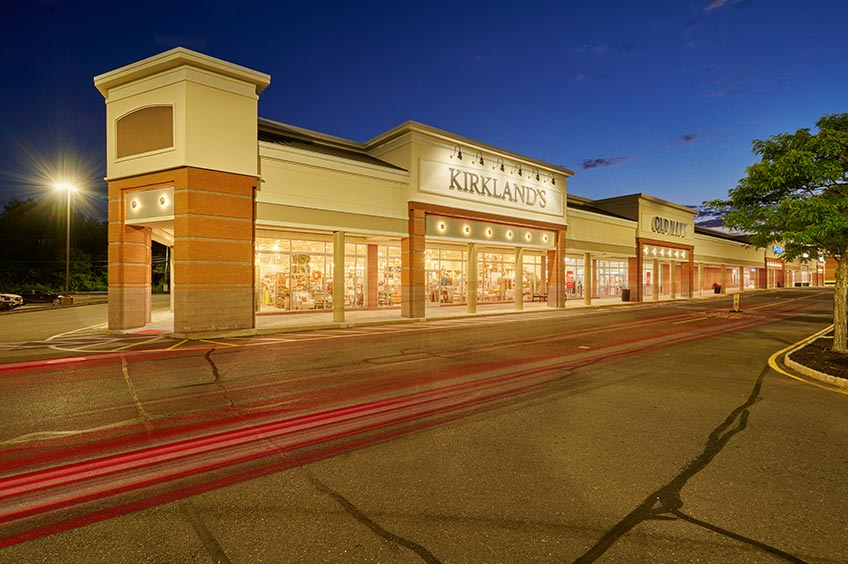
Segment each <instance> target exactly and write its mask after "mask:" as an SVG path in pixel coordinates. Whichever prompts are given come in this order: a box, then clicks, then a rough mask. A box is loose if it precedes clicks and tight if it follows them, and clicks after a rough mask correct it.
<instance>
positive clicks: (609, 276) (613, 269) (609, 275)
mask: <svg viewBox="0 0 848 564" xmlns="http://www.w3.org/2000/svg"><path fill="white" fill-rule="evenodd" d="M595 268H596V270H597V276H596V280H597V297H599V298H608V297H615V296H620V295H621V289H622V288H626V287H627V261H626V260H612V259H610V260H598V261H597V262H596V265H595Z"/></svg>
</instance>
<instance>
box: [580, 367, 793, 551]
mask: <svg viewBox="0 0 848 564" xmlns="http://www.w3.org/2000/svg"><path fill="white" fill-rule="evenodd" d="M769 370H770V368H769V367H768V366H766V367H765V368H763V370H762V372H760V375H759V376H758V377H757V381H756V382H755V383H754V388H753V389H752V390H751V393H750V394H749V395H748V398H747V399H746V400H745V402H744V403H742V404H741V405H739V406H737V407H736V408H735V409H734V410H733V411H731V412H730V414H729V415H728V416H727V418H726V419H725V420H724V421H723V422H722V423H721V424H720V425H718V426H717V427H716V428H715V429H713V431H712V433H710V436H709V438H708V440H707V443H706V444H705V445H704V450H703V452H701V454H700V455H698V456H697V457H696V458H695V459H694V460H692V461H691V462H689V464H688V465H687V466H686V467H685V468H683V470H681V471H680V473H679V474H678V475H677V476H675V477H674V478H673V479H672V480H671V481H670V482H668V483H667V484H666V485H664V486H662V487H661V488H660V489H658V490H656V491H655V492H653V493H651V494H650V495H648V497H647V498H645V501H643V502H642V503H641V504H640V505H639V506H638V507H636V508H635V509H634V510H633V511H631V512H630V513H628V514H627V515H625V516H624V518H623V519H621V520H620V521H619V522H618V523H616V524H615V526H613V527H612V528H611V529H610V530H609V531H607V532H606V534H604V536H602V537H601V538H600V540H598V542H596V543H595V545H594V546H592V547H591V548H590V549H589V550H587V551H586V552H585V553H584V554H582V555H581V556H580V557H579V558H577V559H576V560H575V561H574V564H589V563H591V562H595V561H596V560H597V559H598V558H600V557H601V556H602V555H603V554H604V553H605V552H606V551H607V550H609V549H610V548H611V547H612V545H614V544H615V543H616V542H617V541H618V540H619V539H621V538H622V537H623V536H624V535H625V534H627V533H628V532H629V531H631V530H632V529H634V528H635V527H636V526H637V525H639V524H640V523H642V522H644V521H647V520H674V519H682V520H684V521H686V522H688V523H691V524H693V525H696V526H698V527H703V528H705V529H707V530H709V531H712V532H714V533H717V534H720V535H723V536H726V537H728V538H731V539H733V540H736V541H740V542H743V543H746V544H748V545H750V546H753V547H755V548H758V549H760V550H762V551H763V552H767V553H769V554H771V555H773V556H777V557H779V558H782V559H784V560H786V561H787V562H793V563H796V564H805V561H804V560H801V559H800V558H798V557H796V556H793V555H792V554H789V553H787V552H784V551H783V550H780V549H779V548H776V547H773V546H769V545H767V544H764V543H762V542H759V541H757V540H754V539H751V538H748V537H745V536H743V535H740V534H737V533H734V532H732V531H728V530H727V529H723V528H721V527H718V526H716V525H712V524H710V523H707V522H706V521H701V520H700V519H696V518H695V517H691V516H689V515H687V514H685V513H683V512H682V511H681V508H682V507H683V500H682V499H681V497H680V496H681V490H682V489H683V488H684V486H686V484H687V483H688V482H689V480H690V479H692V478H694V477H695V476H696V475H697V474H699V473H700V472H701V471H702V470H705V469H706V468H707V466H709V465H710V463H711V462H712V461H713V459H714V458H715V457H716V456H717V455H718V454H719V453H720V452H721V451H722V450H723V449H724V447H725V446H726V445H727V443H728V442H729V441H730V439H732V438H733V437H734V436H736V435H737V434H738V433H741V432H742V431H744V430H745V428H746V427H747V426H748V417H749V416H750V411H749V410H750V408H751V407H752V406H753V405H754V404H755V403H757V402H758V401H759V395H760V390H761V389H762V385H763V380H764V378H765V376H766V374H768V373H769Z"/></svg>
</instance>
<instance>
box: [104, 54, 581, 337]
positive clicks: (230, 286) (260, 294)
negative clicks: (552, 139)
mask: <svg viewBox="0 0 848 564" xmlns="http://www.w3.org/2000/svg"><path fill="white" fill-rule="evenodd" d="M269 84H270V77H269V76H267V75H264V74H262V73H258V72H256V71H252V70H250V69H246V68H244V67H239V66H237V65H233V64H231V63H227V62H225V61H220V60H217V59H213V58H211V57H207V56H205V55H202V54H199V53H195V52H192V51H189V50H185V49H174V50H171V51H168V52H166V53H163V54H161V55H157V56H155V57H151V58H150V59H146V60H144V61H140V62H138V63H135V64H132V65H129V66H127V67H123V68H121V69H118V70H116V71H112V72H110V73H106V74H104V75H101V76H98V77H96V78H95V85H96V86H97V88H98V89H99V90H100V91H101V93H102V94H103V95H104V97H105V99H106V107H107V123H108V129H107V144H108V150H107V158H108V165H107V180H108V182H109V198H110V207H109V222H110V296H109V301H110V322H109V323H110V329H115V330H120V329H126V328H131V327H138V326H142V325H144V324H145V323H147V322H148V321H149V320H150V296H149V294H150V253H151V251H150V249H151V243H152V241H157V242H159V243H162V244H165V245H167V246H169V247H172V249H173V253H172V255H173V266H172V272H173V275H172V284H171V292H172V296H173V298H172V301H173V311H174V332H175V333H186V334H190V333H198V332H205V331H217V330H222V329H248V328H252V327H254V325H255V316H256V315H265V314H275V313H294V312H297V313H304V312H320V311H331V312H332V313H333V319H334V320H335V321H343V320H344V318H345V312H346V311H351V310H356V309H381V308H386V309H391V308H393V309H395V310H396V311H397V314H398V315H399V316H403V317H412V318H421V317H425V316H426V312H427V310H428V308H432V307H447V306H455V307H459V308H464V309H465V310H466V311H469V312H473V311H476V307H477V304H485V303H508V304H511V306H512V307H514V308H516V309H522V308H523V303H524V302H525V301H529V300H534V301H537V302H541V301H544V303H547V304H548V306H549V307H554V308H558V307H564V306H565V300H566V292H565V280H564V269H563V268H560V267H561V266H562V265H563V264H564V253H565V237H566V231H567V224H566V217H565V202H566V180H567V178H568V177H569V176H571V174H572V173H571V171H569V170H567V169H563V168H561V167H557V166H554V165H550V164H548V163H544V162H541V161H537V160H534V159H532V158H529V157H525V156H521V155H516V154H513V153H510V152H508V151H504V150H501V149H498V148H495V147H491V146H488V145H486V144H484V143H481V142H478V141H474V140H470V139H466V138H462V137H460V136H456V135H453V134H451V133H448V132H445V131H441V130H438V129H436V128H432V127H429V126H426V125H423V124H418V123H414V122H408V123H405V124H403V125H401V126H399V127H397V128H395V129H393V130H391V131H389V132H386V133H385V134H383V135H380V136H379V137H377V138H375V139H373V140H371V141H369V142H367V143H357V142H353V141H349V140H345V139H340V138H335V137H331V136H327V135H323V134H318V133H315V132H311V131H307V130H304V129H301V128H297V127H293V126H289V125H285V124H281V123H276V122H272V121H269V120H264V119H259V118H258V116H257V113H256V110H257V102H258V97H259V95H260V94H261V92H262V91H263V90H264V89H265V88H266V87H267V86H268V85H269ZM211 115H214V116H215V119H214V120H212V119H209V116H211ZM204 116H205V117H204Z"/></svg>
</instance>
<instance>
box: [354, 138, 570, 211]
mask: <svg viewBox="0 0 848 564" xmlns="http://www.w3.org/2000/svg"><path fill="white" fill-rule="evenodd" d="M404 127H405V128H406V130H405V131H402V132H401V133H399V134H392V132H389V134H388V138H387V139H385V140H378V141H375V142H371V144H370V145H369V147H368V152H369V154H371V155H372V156H374V157H376V158H379V159H381V160H384V161H386V162H390V163H392V164H394V165H395V166H399V167H402V168H405V169H407V170H408V171H409V186H410V189H409V201H412V202H417V203H422V204H430V205H435V206H444V207H448V208H460V209H464V210H468V211H470V212H472V213H473V212H478V213H482V214H491V215H497V216H503V217H507V218H521V219H527V220H531V221H539V222H545V223H553V224H557V225H566V214H565V194H566V178H567V177H566V175H565V174H563V172H562V171H560V170H557V169H555V168H552V167H545V166H544V165H543V164H542V163H539V162H538V161H534V160H532V159H521V158H520V157H518V156H516V155H513V154H511V153H508V152H506V151H499V150H497V149H496V148H494V147H489V146H487V145H485V144H482V143H479V142H478V143H475V142H472V141H471V140H468V139H465V138H462V137H459V136H456V137H453V136H451V134H449V133H447V132H442V131H440V130H435V129H433V128H429V127H427V126H423V125H422V124H407V125H405V126H402V129H403V128H404ZM457 148H459V149H460V150H461V151H462V157H463V158H462V159H459V158H458V155H457V151H456V149H457ZM480 157H482V158H483V164H482V165H480V163H479V159H480ZM498 159H500V161H499V160H498ZM500 162H503V165H504V172H501V171H500V167H499V164H500ZM519 163H520V164H521V168H522V172H523V176H521V177H519V176H518V174H517V170H516V168H517V164H519ZM451 168H453V169H454V170H455V171H462V172H463V173H465V172H467V173H468V174H472V175H476V176H477V177H478V178H479V177H483V176H486V177H488V178H489V179H491V180H490V183H489V184H488V186H489V188H490V189H491V190H492V191H494V190H495V186H497V191H498V192H502V191H503V189H504V187H505V185H506V183H507V182H508V183H509V184H510V186H511V187H512V186H513V185H514V184H515V183H519V184H520V185H522V186H529V187H531V188H532V189H533V190H534V191H536V192H539V191H541V190H544V192H545V199H546V200H547V201H546V205H545V206H542V205H541V201H540V199H539V198H538V197H537V203H536V204H535V205H530V204H522V203H520V202H510V201H508V200H506V199H499V198H495V197H493V196H491V195H484V194H481V193H479V192H474V191H460V190H456V189H453V190H451V189H450V186H451V172H450V169H451ZM537 170H538V172H539V177H540V180H539V181H536V180H535V178H534V177H533V176H531V172H535V171H537ZM551 178H553V179H554V180H555V184H554V183H552V182H551Z"/></svg>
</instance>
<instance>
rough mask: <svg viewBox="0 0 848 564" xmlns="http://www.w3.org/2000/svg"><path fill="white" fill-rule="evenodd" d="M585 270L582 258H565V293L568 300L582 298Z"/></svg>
mask: <svg viewBox="0 0 848 564" xmlns="http://www.w3.org/2000/svg"><path fill="white" fill-rule="evenodd" d="M585 272H586V271H585V269H584V268H583V257H582V256H581V257H575V256H568V255H566V257H565V291H566V293H567V294H568V297H570V298H582V297H583V286H584V276H585Z"/></svg>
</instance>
